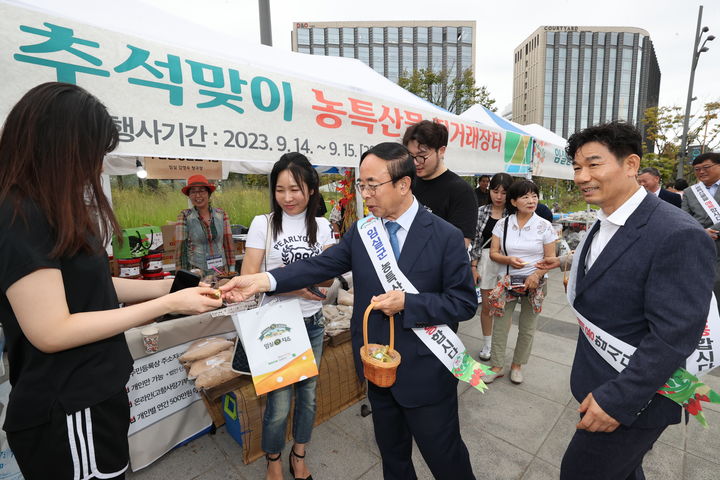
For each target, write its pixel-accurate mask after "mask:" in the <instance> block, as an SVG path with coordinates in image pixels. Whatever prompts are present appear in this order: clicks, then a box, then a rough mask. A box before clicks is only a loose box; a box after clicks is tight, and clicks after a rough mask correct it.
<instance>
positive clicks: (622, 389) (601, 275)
mask: <svg viewBox="0 0 720 480" xmlns="http://www.w3.org/2000/svg"><path fill="white" fill-rule="evenodd" d="M641 145H642V141H641V136H640V133H639V132H638V130H637V129H636V128H635V127H633V126H631V125H629V124H626V123H623V122H611V123H608V124H604V125H595V126H592V127H588V128H586V129H585V130H582V131H579V132H576V133H574V134H573V135H572V136H571V137H570V138H569V139H568V146H567V149H566V151H567V154H568V158H571V159H572V161H573V170H574V172H575V173H574V180H575V184H576V185H577V187H578V188H579V189H580V191H581V193H582V194H583V197H584V198H585V201H586V202H588V203H590V204H593V205H597V206H599V207H600V211H598V221H597V222H596V223H595V224H594V225H593V227H592V229H591V230H590V231H589V232H588V235H587V236H586V237H585V239H584V240H583V241H582V242H581V243H580V245H579V246H578V248H577V250H576V251H575V255H574V258H573V265H572V269H571V273H570V281H569V283H568V301H569V303H570V305H571V307H572V309H573V311H574V313H575V315H576V317H577V318H578V323H579V324H580V325H581V327H582V328H581V330H580V333H579V335H578V340H577V348H576V349H575V359H574V360H573V366H572V372H571V375H570V388H571V390H572V393H573V396H574V397H575V399H576V400H577V401H578V402H580V407H579V409H578V411H579V412H580V415H581V419H580V421H579V422H578V423H577V425H576V431H575V434H574V435H573V438H572V440H571V441H570V444H569V445H568V447H567V451H566V452H565V455H564V457H563V460H562V465H561V469H560V479H561V480H576V479H583V480H606V479H613V480H616V479H617V480H642V479H644V478H645V475H644V473H643V469H642V461H643V457H644V456H645V453H647V451H648V450H649V449H650V448H652V446H653V444H654V443H655V441H656V440H657V439H658V437H659V436H660V435H661V434H662V432H663V431H664V430H665V429H666V428H667V426H668V425H671V424H675V423H679V422H680V421H681V410H682V409H681V407H680V405H678V404H677V403H675V402H673V401H672V400H670V399H669V398H667V397H665V396H661V395H659V394H658V393H656V392H657V390H658V389H659V388H660V387H662V386H663V385H664V384H665V382H667V380H668V378H670V376H671V375H672V374H673V372H675V370H677V368H678V367H681V366H684V365H685V360H686V358H687V357H688V356H689V355H690V354H691V353H692V352H693V350H694V349H695V347H697V345H698V341H699V340H700V336H701V334H702V332H703V328H704V327H705V324H706V319H707V315H708V311H709V310H710V298H711V285H712V281H713V278H714V274H715V272H714V269H713V267H712V259H713V257H714V256H715V251H714V249H713V244H712V241H711V240H710V239H709V238H707V235H706V234H705V232H704V231H703V229H702V228H701V227H700V226H699V225H698V224H697V223H696V222H694V221H693V219H692V218H690V217H688V216H687V215H685V214H684V213H682V212H680V210H679V209H677V208H675V207H673V206H672V205H670V204H668V203H667V202H663V201H662V200H660V199H659V198H658V197H656V196H655V195H652V194H650V193H648V192H646V191H645V189H643V188H641V187H640V185H638V183H637V181H636V178H635V177H636V175H637V171H638V167H639V165H640V159H641V157H642V147H641ZM688 245H692V248H687V246H688ZM557 263H559V262H553V264H551V261H550V260H548V261H545V262H540V263H538V264H537V265H538V267H539V268H548V267H553V266H556V265H557ZM677 265H682V268H683V269H684V272H683V273H685V274H686V275H687V278H690V279H692V280H691V281H683V280H681V279H680V278H679V277H678V276H677V272H676V268H677ZM588 332H590V333H588ZM633 347H634V349H633Z"/></svg>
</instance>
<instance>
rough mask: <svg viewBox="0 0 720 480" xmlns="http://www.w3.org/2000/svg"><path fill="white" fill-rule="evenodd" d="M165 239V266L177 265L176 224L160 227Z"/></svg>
mask: <svg viewBox="0 0 720 480" xmlns="http://www.w3.org/2000/svg"><path fill="white" fill-rule="evenodd" d="M160 231H161V232H162V238H163V250H164V251H163V265H170V264H175V223H169V224H167V225H163V226H162V227H160Z"/></svg>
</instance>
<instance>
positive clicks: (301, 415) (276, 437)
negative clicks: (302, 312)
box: [262, 310, 325, 454]
mask: <svg viewBox="0 0 720 480" xmlns="http://www.w3.org/2000/svg"><path fill="white" fill-rule="evenodd" d="M324 325H325V320H324V318H323V315H322V310H320V311H318V312H317V313H316V314H315V315H313V316H311V317H307V318H305V328H307V333H308V337H310V346H311V347H312V351H313V355H314V356H315V362H317V366H318V370H320V359H321V357H322V347H323V333H324V332H325V326H324ZM317 378H318V377H317V376H315V377H312V378H308V379H307V380H303V381H302V382H297V383H294V384H292V385H288V386H287V387H284V388H281V389H279V390H273V391H272V392H269V393H268V394H267V403H266V405H265V415H264V416H263V433H262V449H263V451H264V452H266V453H270V454H276V453H280V452H282V450H283V447H284V446H285V431H286V430H287V418H288V415H289V414H290V403H291V400H292V394H293V389H294V390H295V411H294V412H293V429H292V435H293V439H294V440H295V443H308V442H309V441H310V436H311V435H312V428H313V424H314V423H315V389H316V387H317Z"/></svg>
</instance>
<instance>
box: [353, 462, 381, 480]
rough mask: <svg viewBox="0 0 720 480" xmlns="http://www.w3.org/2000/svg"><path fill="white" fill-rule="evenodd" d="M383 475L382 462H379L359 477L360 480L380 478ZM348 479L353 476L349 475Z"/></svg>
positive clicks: (376, 479)
mask: <svg viewBox="0 0 720 480" xmlns="http://www.w3.org/2000/svg"><path fill="white" fill-rule="evenodd" d="M382 477H383V472H382V464H381V463H377V464H376V465H374V466H373V467H372V468H371V469H370V470H368V471H367V472H365V473H364V474H363V475H362V476H360V477H358V480H378V479H379V478H382ZM347 478H348V479H349V478H351V477H347Z"/></svg>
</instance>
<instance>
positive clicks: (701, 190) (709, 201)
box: [690, 182, 720, 224]
mask: <svg viewBox="0 0 720 480" xmlns="http://www.w3.org/2000/svg"><path fill="white" fill-rule="evenodd" d="M690 189H691V190H692V192H693V193H694V194H695V197H697V199H698V202H700V205H702V207H703V210H705V213H707V215H708V217H710V220H712V222H713V224H716V223H720V208H718V204H717V202H715V199H714V198H713V196H712V195H710V192H708V189H707V187H706V186H705V185H704V184H703V183H702V182H698V183H696V184H695V185H693V186H692V187H690Z"/></svg>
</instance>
